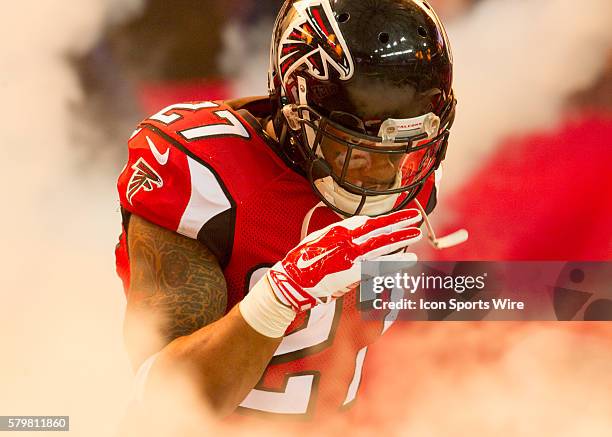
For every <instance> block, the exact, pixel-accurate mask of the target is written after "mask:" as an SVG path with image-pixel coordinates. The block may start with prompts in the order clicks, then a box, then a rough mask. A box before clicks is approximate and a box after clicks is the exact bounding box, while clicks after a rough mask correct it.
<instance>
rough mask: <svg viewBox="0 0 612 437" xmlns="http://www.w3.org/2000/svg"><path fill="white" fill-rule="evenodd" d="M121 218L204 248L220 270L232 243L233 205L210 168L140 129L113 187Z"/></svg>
mask: <svg viewBox="0 0 612 437" xmlns="http://www.w3.org/2000/svg"><path fill="white" fill-rule="evenodd" d="M117 188H118V191H119V198H120V202H121V207H122V209H123V211H124V212H125V213H127V215H128V216H129V215H130V214H136V215H138V216H140V217H142V218H144V219H145V220H147V221H149V222H151V223H154V224H156V225H158V226H161V227H163V228H166V229H168V230H171V231H174V232H177V233H179V234H181V235H184V236H186V237H189V238H192V239H197V240H199V241H201V242H202V243H204V244H206V246H208V248H209V249H210V250H211V251H212V252H213V253H214V254H215V255H216V256H217V259H218V260H219V262H220V263H221V264H222V265H224V264H225V263H226V262H227V261H228V259H229V253H230V251H231V244H232V240H233V231H234V229H233V225H234V222H235V220H234V216H235V208H234V202H233V200H232V198H231V196H230V194H229V192H228V191H227V189H226V188H225V186H224V184H223V181H222V180H221V179H220V178H219V176H218V174H216V172H215V170H214V169H213V168H212V166H210V165H208V164H207V163H206V162H205V161H204V160H202V159H199V158H197V157H195V156H190V155H189V154H187V153H185V151H184V150H183V149H182V147H181V144H180V143H178V142H177V141H175V140H174V139H173V138H172V137H171V136H169V135H165V134H164V132H163V131H160V130H156V129H152V128H150V127H146V126H144V127H142V126H141V128H139V129H138V130H137V131H136V132H134V134H133V136H132V138H131V139H130V140H129V142H128V163H127V165H126V166H125V168H124V170H123V172H122V173H121V175H120V176H119V180H118V183H117Z"/></svg>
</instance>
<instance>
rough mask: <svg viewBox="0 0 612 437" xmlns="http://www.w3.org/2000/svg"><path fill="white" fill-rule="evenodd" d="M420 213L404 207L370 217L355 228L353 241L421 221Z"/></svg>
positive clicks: (359, 240)
mask: <svg viewBox="0 0 612 437" xmlns="http://www.w3.org/2000/svg"><path fill="white" fill-rule="evenodd" d="M421 220H422V217H421V213H420V212H419V211H418V210H416V209H406V210H402V211H398V212H395V213H392V214H388V215H385V216H381V217H376V218H371V219H369V220H367V221H366V222H365V223H364V224H363V225H361V226H359V227H358V228H356V229H355V230H354V231H353V232H352V234H353V238H355V243H357V244H359V243H361V242H364V241H366V240H368V239H370V238H372V237H373V236H375V235H382V234H390V233H392V232H394V231H397V230H399V229H403V228H407V227H409V226H412V225H415V224H417V223H419V222H421Z"/></svg>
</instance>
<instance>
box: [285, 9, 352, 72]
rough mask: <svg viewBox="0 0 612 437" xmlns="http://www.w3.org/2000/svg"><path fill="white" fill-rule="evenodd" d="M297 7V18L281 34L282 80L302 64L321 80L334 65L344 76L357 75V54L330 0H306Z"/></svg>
mask: <svg viewBox="0 0 612 437" xmlns="http://www.w3.org/2000/svg"><path fill="white" fill-rule="evenodd" d="M293 7H294V8H295V10H296V11H297V14H296V18H295V19H294V21H293V23H291V24H290V25H289V27H288V28H287V30H286V32H285V33H284V35H283V37H282V38H281V43H280V47H279V53H278V65H279V66H280V70H281V71H280V75H281V78H282V82H283V83H286V78H287V77H288V76H289V75H290V74H291V73H292V72H293V71H294V70H295V69H296V68H298V67H299V66H301V65H306V66H307V67H308V72H309V73H310V74H311V75H312V76H313V77H315V78H317V79H319V80H327V79H329V68H330V66H331V67H332V68H333V69H334V70H336V71H337V72H338V74H339V75H340V79H341V80H349V79H350V78H351V77H353V73H354V64H353V58H352V57H351V53H350V51H349V49H348V46H347V45H346V42H345V40H344V37H343V36H342V33H341V32H340V28H339V26H338V22H337V21H336V19H335V17H334V12H333V11H332V8H331V6H330V5H329V0H302V1H298V2H296V3H295V4H294V5H293Z"/></svg>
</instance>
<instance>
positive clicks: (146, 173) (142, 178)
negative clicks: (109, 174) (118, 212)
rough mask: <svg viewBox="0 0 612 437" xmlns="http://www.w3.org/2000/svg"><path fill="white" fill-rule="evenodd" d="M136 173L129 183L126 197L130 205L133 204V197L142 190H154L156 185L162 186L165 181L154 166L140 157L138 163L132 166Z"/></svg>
mask: <svg viewBox="0 0 612 437" xmlns="http://www.w3.org/2000/svg"><path fill="white" fill-rule="evenodd" d="M132 169H133V170H134V174H133V175H132V177H131V178H130V182H129V183H128V187H127V193H126V197H127V200H128V202H130V205H131V204H132V198H133V197H134V196H135V195H136V194H137V193H138V192H139V191H140V190H145V191H146V192H149V191H153V189H154V188H155V187H157V188H161V187H163V186H164V181H163V180H162V178H161V177H160V176H159V175H158V174H157V172H156V171H155V170H153V168H151V166H150V165H149V164H148V163H147V161H145V160H144V159H142V158H140V159H139V160H138V161H136V164H134V165H133V166H132Z"/></svg>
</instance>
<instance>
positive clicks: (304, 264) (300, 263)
mask: <svg viewBox="0 0 612 437" xmlns="http://www.w3.org/2000/svg"><path fill="white" fill-rule="evenodd" d="M336 249H338V248H337V247H334V248H333V249H332V250H329V251H327V252H324V253H322V254H321V255H317V256H315V257H314V258H313V259H309V260H306V259H304V255H302V256H300V257H299V259H298V260H297V263H296V264H297V268H298V269H300V270H302V269H307V268H309V267H311V266H312V265H313V264H315V263H317V262H318V261H320V260H322V259H323V258H325V257H326V256H328V255H330V254H331V253H333V252H335V251H336Z"/></svg>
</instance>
